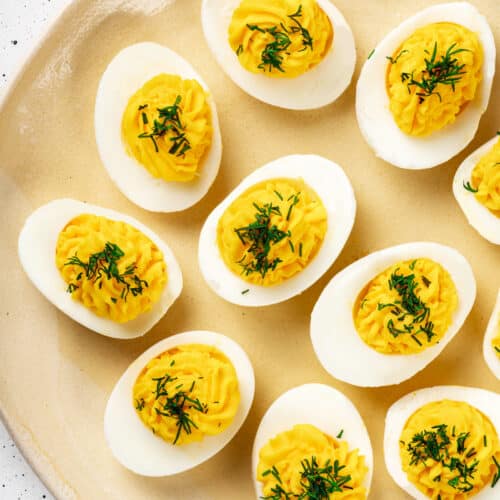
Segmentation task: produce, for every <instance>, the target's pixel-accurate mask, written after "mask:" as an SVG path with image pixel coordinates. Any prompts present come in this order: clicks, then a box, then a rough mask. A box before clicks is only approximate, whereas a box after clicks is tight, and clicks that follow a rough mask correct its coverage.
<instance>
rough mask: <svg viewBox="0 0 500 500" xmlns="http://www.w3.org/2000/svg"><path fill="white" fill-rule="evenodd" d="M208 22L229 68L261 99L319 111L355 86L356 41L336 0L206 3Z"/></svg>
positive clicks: (209, 35) (208, 34)
mask: <svg viewBox="0 0 500 500" xmlns="http://www.w3.org/2000/svg"><path fill="white" fill-rule="evenodd" d="M201 20H202V25H203V31H204V33H205V38H206V40H207V42H208V45H209V47H210V49H211V50H212V52H213V55H214V57H215V58H216V60H217V62H218V63H219V64H220V66H221V67H222V69H223V70H224V71H225V72H226V73H227V75H228V76H229V77H230V78H231V79H232V80H233V82H234V83H236V85H238V86H239V87H241V88H242V89H243V90H244V91H245V92H247V93H248V94H250V95H251V96H253V97H255V98H257V99H259V100H260V101H263V102H266V103H268V104H272V105H274V106H279V107H282V108H288V109H314V108H319V107H321V106H325V105H327V104H330V103H331V102H333V101H334V100H335V99H337V97H339V96H340V95H341V94H342V92H344V90H345V89H346V88H347V86H348V85H349V83H350V81H351V78H352V74H353V72H354V66H355V63H356V49H355V45H354V37H353V35H352V32H351V28H350V27H349V25H348V24H347V21H346V20H345V18H344V16H343V15H342V14H341V13H340V11H339V10H338V9H337V8H336V7H335V6H334V5H333V4H332V3H330V2H329V0H204V1H203V4H202V9H201Z"/></svg>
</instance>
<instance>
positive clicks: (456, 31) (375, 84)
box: [356, 2, 496, 169]
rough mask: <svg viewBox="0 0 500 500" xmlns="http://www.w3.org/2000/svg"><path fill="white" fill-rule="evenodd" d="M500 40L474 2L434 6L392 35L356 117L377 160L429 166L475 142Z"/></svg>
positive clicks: (360, 88)
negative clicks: (497, 40)
mask: <svg viewBox="0 0 500 500" xmlns="http://www.w3.org/2000/svg"><path fill="white" fill-rule="evenodd" d="M495 57H496V49H495V41H494V39H493V34H492V32H491V28H490V27H489V25H488V22H487V21H486V18H485V17H484V16H482V15H481V14H480V13H479V11H478V10H477V9H476V8H475V7H474V6H473V5H471V4H469V3H467V2H452V3H445V4H439V5H433V6H431V7H428V8H426V9H424V10H422V11H420V12H419V13H417V14H415V15H414V16H412V17H410V18H409V19H407V20H406V21H404V22H403V23H401V24H400V25H399V26H398V27H396V28H395V29H393V30H392V31H391V32H390V33H389V34H388V35H387V36H386V37H385V38H384V39H383V40H382V41H381V42H380V43H379V44H378V45H377V47H376V48H375V49H374V51H373V52H372V54H371V55H370V57H369V59H368V60H367V61H366V62H365V64H364V66H363V68H362V70H361V74H360V77H359V80H358V84H357V88H356V115H357V118H358V124H359V127H360V129H361V132H362V134H363V136H364V138H365V140H366V141H367V142H368V144H369V145H370V147H371V148H372V149H373V150H374V151H375V154H376V155H377V156H378V157H380V158H382V159H383V160H385V161H387V162H388V163H391V164H392V165H395V166H397V167H401V168H407V169H423V168H430V167H434V166H436V165H439V164H440V163H443V162H445V161H447V160H449V159H450V158H451V157H453V156H455V155H456V154H457V153H459V152H460V151H461V150H462V149H463V148H465V147H466V146H467V144H468V143H469V142H470V141H471V140H472V138H473V137H474V134H475V133H476V130H477V127H478V125H479V120H480V118H481V115H482V114H483V113H484V111H485V110H486V107H487V106H488V101H489V97H490V93H491V86H492V81H493V75H494V74H495Z"/></svg>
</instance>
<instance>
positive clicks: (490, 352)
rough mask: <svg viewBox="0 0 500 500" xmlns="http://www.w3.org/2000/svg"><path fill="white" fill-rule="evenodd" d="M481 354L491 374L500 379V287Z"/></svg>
mask: <svg viewBox="0 0 500 500" xmlns="http://www.w3.org/2000/svg"><path fill="white" fill-rule="evenodd" d="M483 354H484V359H485V361H486V364H487V365H488V366H489V367H490V370H491V371H492V372H493V375H495V377H496V378H498V379H500V289H499V290H498V295H497V301H496V303H495V306H494V307H493V311H492V313H491V317H490V320H489V322H488V326H487V327H486V332H485V334H484V341H483Z"/></svg>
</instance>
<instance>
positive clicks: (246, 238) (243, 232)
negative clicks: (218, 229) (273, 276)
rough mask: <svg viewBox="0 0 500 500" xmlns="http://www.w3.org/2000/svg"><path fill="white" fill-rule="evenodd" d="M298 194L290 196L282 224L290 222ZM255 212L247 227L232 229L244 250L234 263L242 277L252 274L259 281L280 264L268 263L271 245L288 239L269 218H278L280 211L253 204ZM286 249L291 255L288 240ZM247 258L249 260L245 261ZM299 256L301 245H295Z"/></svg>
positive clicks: (285, 232)
mask: <svg viewBox="0 0 500 500" xmlns="http://www.w3.org/2000/svg"><path fill="white" fill-rule="evenodd" d="M275 194H276V196H277V197H278V198H279V199H280V200H283V196H282V195H281V193H279V192H277V191H275ZM299 195H300V193H297V194H294V195H291V196H290V197H289V198H288V200H287V201H290V205H289V207H288V212H287V215H286V220H287V221H288V220H289V219H290V215H291V213H292V209H293V207H294V206H295V205H297V203H298V202H299V201H300V198H299ZM253 206H254V208H255V209H256V213H255V215H254V217H255V220H254V221H253V222H251V223H250V224H248V225H247V226H242V227H238V228H234V232H235V233H236V234H237V236H238V238H239V239H240V241H241V243H242V244H243V245H245V246H248V248H247V249H246V252H245V254H244V255H243V257H242V258H241V259H240V260H239V261H238V262H237V263H238V264H240V266H241V267H242V274H244V275H245V276H248V275H250V274H252V273H255V272H257V273H259V274H260V275H261V276H262V278H264V277H265V276H266V274H267V273H268V272H269V271H274V270H275V269H276V267H277V266H278V264H280V263H281V262H282V260H281V259H280V258H279V257H276V258H274V259H269V252H270V250H271V247H272V246H273V245H276V244H277V243H279V242H280V241H282V240H283V239H285V238H290V237H291V236H292V233H291V232H290V231H282V230H281V229H279V228H278V227H277V226H276V224H273V223H272V221H271V218H272V216H273V215H279V216H282V213H281V209H280V207H279V206H278V205H273V204H272V203H266V204H265V205H263V206H260V205H258V204H257V203H254V204H253ZM288 245H289V246H290V249H291V250H292V252H295V247H294V245H293V242H292V241H291V240H288ZM248 256H251V258H250V260H248ZM299 256H302V244H300V245H299Z"/></svg>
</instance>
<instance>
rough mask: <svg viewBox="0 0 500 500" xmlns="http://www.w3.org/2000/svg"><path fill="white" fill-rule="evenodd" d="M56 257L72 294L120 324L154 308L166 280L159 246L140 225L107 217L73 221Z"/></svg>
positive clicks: (62, 235) (61, 237) (84, 216)
mask: <svg viewBox="0 0 500 500" xmlns="http://www.w3.org/2000/svg"><path fill="white" fill-rule="evenodd" d="M55 257H56V266H57V268H58V269H59V271H60V272H61V275H62V277H63V279H64V281H65V282H66V283H67V284H68V288H67V291H68V292H69V293H71V296H72V298H73V299H75V300H78V301H79V302H81V303H82V304H83V305H84V306H85V307H88V308H89V309H90V310H91V311H92V312H93V313H95V314H97V315H98V316H101V317H104V318H109V319H111V320H113V321H116V322H117V323H125V322H126V321H130V320H132V319H134V318H136V317H137V316H138V315H139V314H142V313H145V312H147V311H149V310H151V308H152V306H153V305H154V304H155V303H156V302H157V301H158V300H159V298H160V296H161V294H162V292H163V289H164V287H165V285H166V283H167V268H166V264H165V260H164V258H163V253H162V252H161V250H160V249H159V248H158V247H157V246H156V245H155V244H154V243H153V242H152V241H151V240H150V239H149V238H148V237H147V236H146V235H144V234H143V233H142V232H141V231H139V230H138V229H136V228H134V227H132V226H131V225H129V224H127V223H126V222H121V221H115V220H111V219H108V218H106V217H100V216H97V215H91V214H82V215H79V216H77V217H75V218H74V219H72V220H71V221H70V222H69V223H68V224H67V225H66V226H65V227H64V229H63V230H62V231H61V233H60V234H59V237H58V240H57V245H56V256H55Z"/></svg>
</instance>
